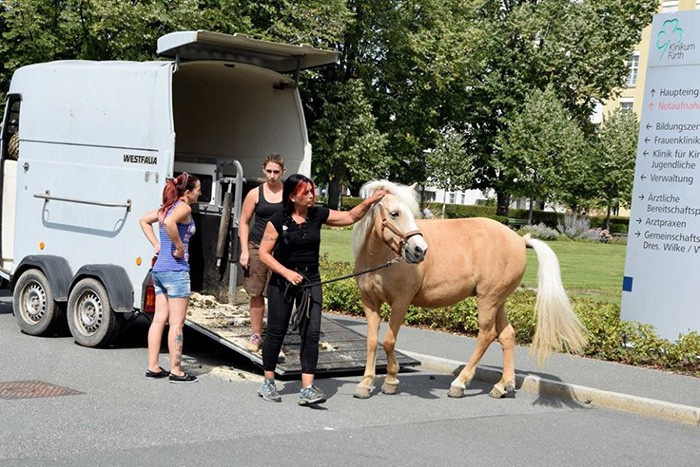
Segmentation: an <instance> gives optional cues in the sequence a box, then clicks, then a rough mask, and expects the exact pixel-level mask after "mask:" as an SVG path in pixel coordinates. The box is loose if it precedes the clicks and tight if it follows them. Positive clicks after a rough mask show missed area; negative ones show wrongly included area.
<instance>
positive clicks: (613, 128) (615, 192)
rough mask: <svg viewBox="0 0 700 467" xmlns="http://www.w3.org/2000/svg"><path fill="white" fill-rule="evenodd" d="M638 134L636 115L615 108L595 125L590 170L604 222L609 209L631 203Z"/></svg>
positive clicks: (607, 221)
mask: <svg viewBox="0 0 700 467" xmlns="http://www.w3.org/2000/svg"><path fill="white" fill-rule="evenodd" d="M638 134H639V122H637V117H636V116H635V115H634V114H633V113H631V112H629V113H625V114H623V113H622V112H620V111H619V110H618V111H617V112H613V113H611V114H609V115H607V116H606V118H605V119H604V120H603V123H602V124H601V125H600V127H599V128H598V139H597V144H596V147H595V155H596V157H595V159H594V161H595V162H594V164H593V171H594V174H595V179H596V181H597V186H596V188H597V195H598V197H599V198H600V199H601V201H602V205H603V206H604V207H606V208H607V210H608V215H607V219H606V224H609V219H610V211H611V210H612V209H613V208H616V207H618V206H619V205H622V206H625V207H629V206H630V204H631V198H632V185H633V183H634V163H635V160H636V153H637V135H638Z"/></svg>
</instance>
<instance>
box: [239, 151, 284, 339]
mask: <svg viewBox="0 0 700 467" xmlns="http://www.w3.org/2000/svg"><path fill="white" fill-rule="evenodd" d="M263 173H264V174H265V183H263V184H261V185H260V186H259V187H258V189H257V190H250V191H249V192H248V194H247V195H246V197H245V200H244V201H243V207H242V209H241V222H240V225H239V227H238V236H239V238H240V239H241V256H240V259H239V261H240V263H241V266H242V267H243V273H244V279H243V285H244V286H245V290H246V292H247V293H248V295H249V296H250V327H251V330H252V333H251V335H250V338H249V339H248V342H246V349H248V350H250V351H251V352H257V351H258V350H260V345H261V344H262V339H261V337H260V336H261V335H262V327H263V315H264V314H265V297H264V296H265V287H266V286H267V281H268V279H269V277H270V272H269V270H268V269H267V267H266V266H265V265H264V264H263V263H262V262H261V261H260V255H259V249H260V240H261V239H262V235H263V232H264V231H265V227H266V226H267V221H269V220H270V217H272V215H273V214H274V213H276V212H277V211H281V210H282V176H283V175H284V160H283V159H282V156H280V155H279V154H270V155H269V156H267V157H266V158H265V162H263ZM253 215H255V222H254V223H253V224H252V227H251V221H252V220H253Z"/></svg>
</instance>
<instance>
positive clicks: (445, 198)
mask: <svg viewBox="0 0 700 467" xmlns="http://www.w3.org/2000/svg"><path fill="white" fill-rule="evenodd" d="M445 203H447V190H443V192H442V215H441V218H442V219H444V218H445Z"/></svg>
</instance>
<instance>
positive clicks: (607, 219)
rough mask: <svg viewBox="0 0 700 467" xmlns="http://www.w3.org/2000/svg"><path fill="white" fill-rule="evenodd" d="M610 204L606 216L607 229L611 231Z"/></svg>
mask: <svg viewBox="0 0 700 467" xmlns="http://www.w3.org/2000/svg"><path fill="white" fill-rule="evenodd" d="M610 211H611V209H610V206H609V205H608V214H607V216H605V230H607V231H608V232H610Z"/></svg>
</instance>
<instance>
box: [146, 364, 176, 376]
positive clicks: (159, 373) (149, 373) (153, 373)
mask: <svg viewBox="0 0 700 467" xmlns="http://www.w3.org/2000/svg"><path fill="white" fill-rule="evenodd" d="M166 376H170V372H169V371H166V370H164V369H163V367H162V366H161V367H160V368H159V371H151V370H146V378H148V379H161V378H165V377H166Z"/></svg>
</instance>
